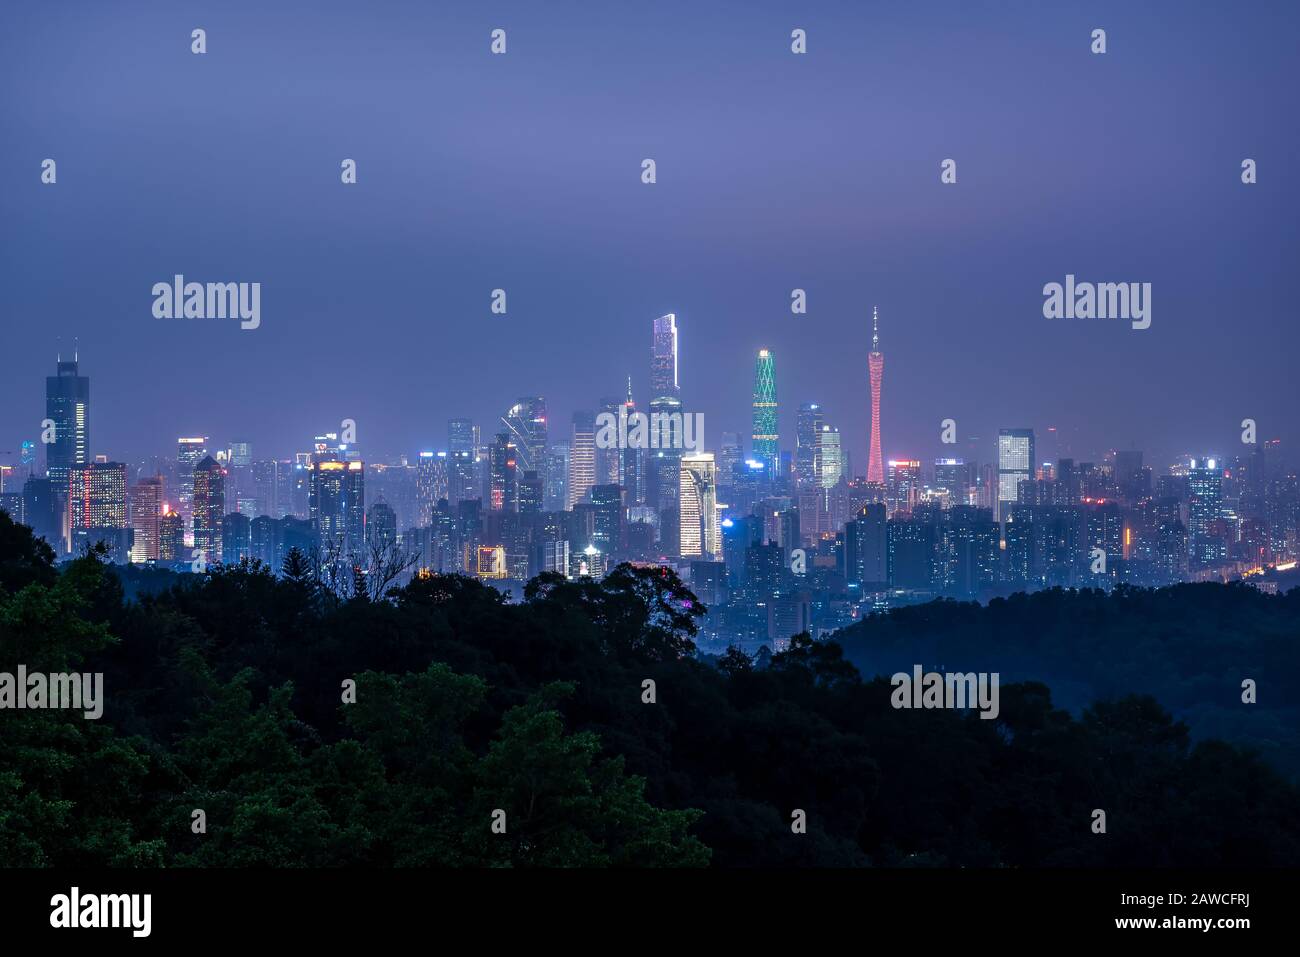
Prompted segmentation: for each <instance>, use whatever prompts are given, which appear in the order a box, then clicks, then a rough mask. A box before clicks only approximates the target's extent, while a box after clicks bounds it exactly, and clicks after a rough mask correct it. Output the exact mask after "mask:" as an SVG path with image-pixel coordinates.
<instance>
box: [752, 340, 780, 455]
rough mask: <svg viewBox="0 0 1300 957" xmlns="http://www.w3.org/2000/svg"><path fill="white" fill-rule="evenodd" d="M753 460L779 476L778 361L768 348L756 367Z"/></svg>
mask: <svg viewBox="0 0 1300 957" xmlns="http://www.w3.org/2000/svg"><path fill="white" fill-rule="evenodd" d="M753 438H754V458H755V459H757V460H758V461H760V462H762V463H763V464H764V466H766V467H767V474H768V475H769V476H773V475H776V473H777V467H778V466H779V465H780V452H778V451H777V442H778V439H779V436H778V435H777V415H776V358H775V357H774V356H773V355H772V352H771V350H769V349H760V350H759V351H758V361H757V362H756V363H755V366H754V437H753Z"/></svg>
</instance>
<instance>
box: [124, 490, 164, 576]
mask: <svg viewBox="0 0 1300 957" xmlns="http://www.w3.org/2000/svg"><path fill="white" fill-rule="evenodd" d="M162 514H163V480H162V477H161V476H158V477H156V478H142V479H140V481H139V482H137V483H136V484H135V486H134V487H133V488H132V489H131V527H132V528H133V529H135V541H134V542H133V543H132V545H131V561H133V562H146V561H157V560H158V545H159V541H160V539H159V535H160V529H159V525H158V523H159V521H160V520H161V519H162Z"/></svg>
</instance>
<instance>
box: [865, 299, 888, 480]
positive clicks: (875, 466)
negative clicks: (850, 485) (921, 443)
mask: <svg viewBox="0 0 1300 957" xmlns="http://www.w3.org/2000/svg"><path fill="white" fill-rule="evenodd" d="M867 368H868V370H869V371H870V373H871V454H870V456H869V458H868V459H867V481H868V482H879V483H880V484H882V485H883V484H884V483H885V463H884V460H883V456H881V454H880V383H881V380H882V379H883V378H884V374H885V356H884V354H883V353H881V351H880V321H879V317H878V315H877V313H876V307H875V306H872V307H871V354H870V355H868V356H867Z"/></svg>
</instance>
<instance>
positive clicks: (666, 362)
mask: <svg viewBox="0 0 1300 957" xmlns="http://www.w3.org/2000/svg"><path fill="white" fill-rule="evenodd" d="M679 392H680V389H679V387H678V383H677V316H676V315H675V314H673V313H671V312H670V313H668V315H666V316H660V317H659V318H658V319H656V320H655V321H654V339H653V341H652V343H651V346H650V400H651V401H652V402H653V401H654V400H655V399H660V398H664V397H666V396H671V397H673V398H677V396H678V394H679Z"/></svg>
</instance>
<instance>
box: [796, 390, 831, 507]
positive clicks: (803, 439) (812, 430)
mask: <svg viewBox="0 0 1300 957" xmlns="http://www.w3.org/2000/svg"><path fill="white" fill-rule="evenodd" d="M823 424H825V417H824V415H823V413H822V407H821V406H820V405H818V404H817V403H815V402H805V403H803V404H802V405H801V406H799V414H798V415H797V416H796V417H795V423H794V478H795V485H796V487H798V488H799V489H800V490H806V489H812V488H817V487H819V485H820V481H821V452H822V425H823Z"/></svg>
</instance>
